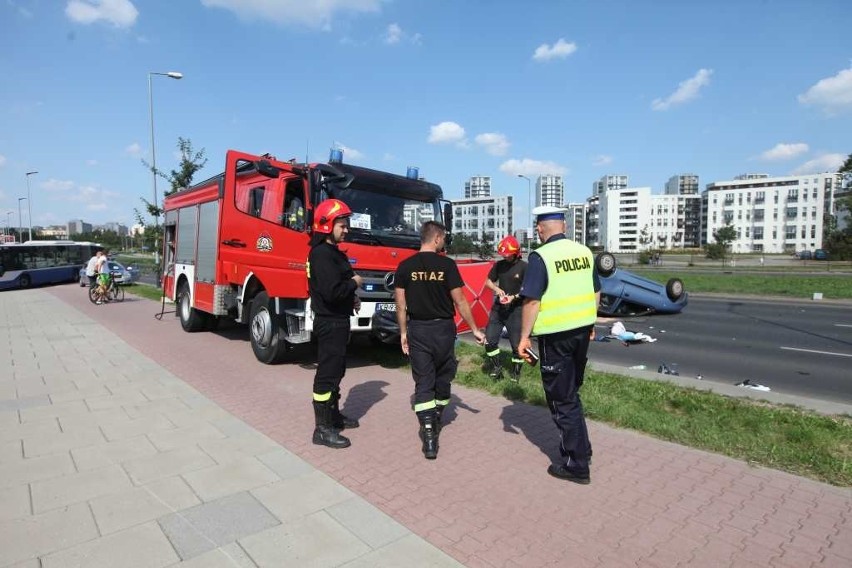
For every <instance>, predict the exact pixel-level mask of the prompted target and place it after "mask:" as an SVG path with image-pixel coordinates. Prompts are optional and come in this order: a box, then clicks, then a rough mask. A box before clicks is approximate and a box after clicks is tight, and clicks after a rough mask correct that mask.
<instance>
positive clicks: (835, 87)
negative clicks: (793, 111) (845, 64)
mask: <svg viewBox="0 0 852 568" xmlns="http://www.w3.org/2000/svg"><path fill="white" fill-rule="evenodd" d="M799 102H800V103H802V104H803V105H815V106H818V107H822V109H823V110H824V111H825V112H827V113H829V114H834V113H836V112H839V111H842V110H849V109H852V67H850V68H849V69H844V70H842V71H840V72H838V73H837V75H835V76H833V77H827V78H825V79H821V80H819V81H817V83H816V84H815V85H813V86H812V87H811V88H810V89H808V90H807V92H806V93H805V94H804V95H799Z"/></svg>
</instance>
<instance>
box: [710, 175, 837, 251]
mask: <svg viewBox="0 0 852 568" xmlns="http://www.w3.org/2000/svg"><path fill="white" fill-rule="evenodd" d="M841 180H842V177H841V175H840V174H837V173H822V174H808V175H800V176H785V177H769V176H768V175H766V174H746V175H742V176H737V178H735V179H733V180H730V181H717V182H713V183H710V184H708V185H707V188H706V189H705V190H704V192H703V193H702V194H701V198H702V208H701V217H702V218H701V225H702V232H701V238H702V244H707V243H712V242H714V241H715V239H714V238H713V232H714V231H716V230H717V229H720V228H721V227H724V226H725V225H727V224H730V225H731V226H733V227H734V228H735V229H736V231H737V239H736V240H735V241H734V242H733V243H732V245H731V250H732V252H735V253H743V252H766V253H784V252H786V253H791V252H795V251H798V250H814V249H818V248H822V232H823V226H824V225H823V223H824V219H825V217H826V216H827V215H833V214H834V212H835V211H834V192H835V191H839V190H840V188H841Z"/></svg>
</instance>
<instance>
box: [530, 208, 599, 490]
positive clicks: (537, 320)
mask: <svg viewBox="0 0 852 568" xmlns="http://www.w3.org/2000/svg"><path fill="white" fill-rule="evenodd" d="M533 215H535V216H536V227H535V228H536V231H537V232H538V237H539V239H540V241H541V242H542V243H544V244H542V246H540V247H539V248H538V250H536V251H535V252H533V253H532V254H530V257H529V266H528V267H527V272H526V275H525V276H524V283H523V286H522V287H521V297H522V298H523V302H524V303H523V308H522V310H523V313H522V318H521V341H520V344H519V345H518V349H519V350H520V353H521V355H522V356H523V357H524V359H526V360H527V361H528V362H529V363H531V364H532V363H534V362H535V361H534V357H533V356H532V355H530V353H529V351H528V350H529V349H530V348H531V344H530V334H531V333H532V334H535V335H536V336H537V337H538V348H539V352H538V354H539V356H540V359H541V381H542V384H543V386H544V392H545V396H546V398H547V406H548V408H550V413H551V416H552V417H553V422H554V423H555V424H556V427H557V428H558V429H559V432H560V445H559V449H560V453H561V455H562V457H563V458H564V459H565V462H564V463H559V464H551V465H550V466H549V467H548V468H547V473H548V474H550V475H552V476H553V477H556V478H559V479H564V480H567V481H572V482H574V483H580V484H588V483H589V482H590V480H591V478H590V476H589V461H590V460H591V457H592V446H591V443H590V442H589V433H588V430H587V429H586V420H585V417H584V416H583V404H582V402H581V401H580V387H581V386H582V385H583V373H584V372H585V369H586V356H587V353H588V349H589V341H590V339H591V337H592V334H593V333H594V325H595V320H596V319H597V307H598V304H599V302H600V288H601V287H600V279H599V278H598V275H597V272H596V270H595V263H594V258H593V257H592V252H591V251H590V250H589V249H588V248H587V247H586V246H584V245H582V244H580V243H577V242H574V241H572V240H569V239H568V238H567V237H566V236H565V210H564V209H559V208H557V207H550V206H541V207H536V208H535V209H533Z"/></svg>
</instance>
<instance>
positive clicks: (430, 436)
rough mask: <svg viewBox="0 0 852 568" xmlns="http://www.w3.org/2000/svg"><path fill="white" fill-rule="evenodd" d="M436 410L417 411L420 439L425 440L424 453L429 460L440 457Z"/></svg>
mask: <svg viewBox="0 0 852 568" xmlns="http://www.w3.org/2000/svg"><path fill="white" fill-rule="evenodd" d="M435 417H436V416H435V411H434V410H424V411H421V412H418V413H417V419H418V420H420V439H421V440H422V441H423V455H424V456H425V457H426V459H427V460H433V459H435V458H437V457H438V430H437V428H435Z"/></svg>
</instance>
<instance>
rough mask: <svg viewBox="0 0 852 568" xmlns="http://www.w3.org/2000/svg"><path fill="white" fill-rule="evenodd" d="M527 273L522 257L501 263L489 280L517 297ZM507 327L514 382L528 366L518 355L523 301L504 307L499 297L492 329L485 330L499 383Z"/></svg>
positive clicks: (489, 359) (492, 370)
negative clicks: (501, 353) (522, 367)
mask: <svg viewBox="0 0 852 568" xmlns="http://www.w3.org/2000/svg"><path fill="white" fill-rule="evenodd" d="M526 271H527V263H526V261H524V260H521V258H520V257H516V258H515V259H514V260H500V261H497V262H496V263H494V266H492V267H491V271H490V272H489V273H488V279H489V280H491V281H492V282H496V283H497V286H498V287H499V288H500V289H501V290H503V292H505V293H506V294H507V295H509V296H517V295H518V294H519V293H520V291H521V284H522V283H523V281H524V274H525V273H526ZM504 327H505V328H506V330H507V331H508V332H509V343H510V344H511V345H512V379H513V380H517V379H518V376H519V375H520V373H521V365H522V364H523V362H524V360H523V359H522V358H521V356H520V354H519V353H518V342H519V341H520V339H521V299H520V298H519V297H518V298H515V299H514V300H512V302H511V303H509V304H501V303H500V302H499V301H498V298H497V296H496V295H495V296H494V304H493V305H492V306H491V313H490V314H489V316H488V326H487V327H486V328H485V356H486V357H487V359H486V362H487V363H488V365H489V367H490V368H489V373H490V374H491V376H492V377H494V378H495V379H499V378H500V376H501V363H500V336H501V335H502V333H503V328H504Z"/></svg>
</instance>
